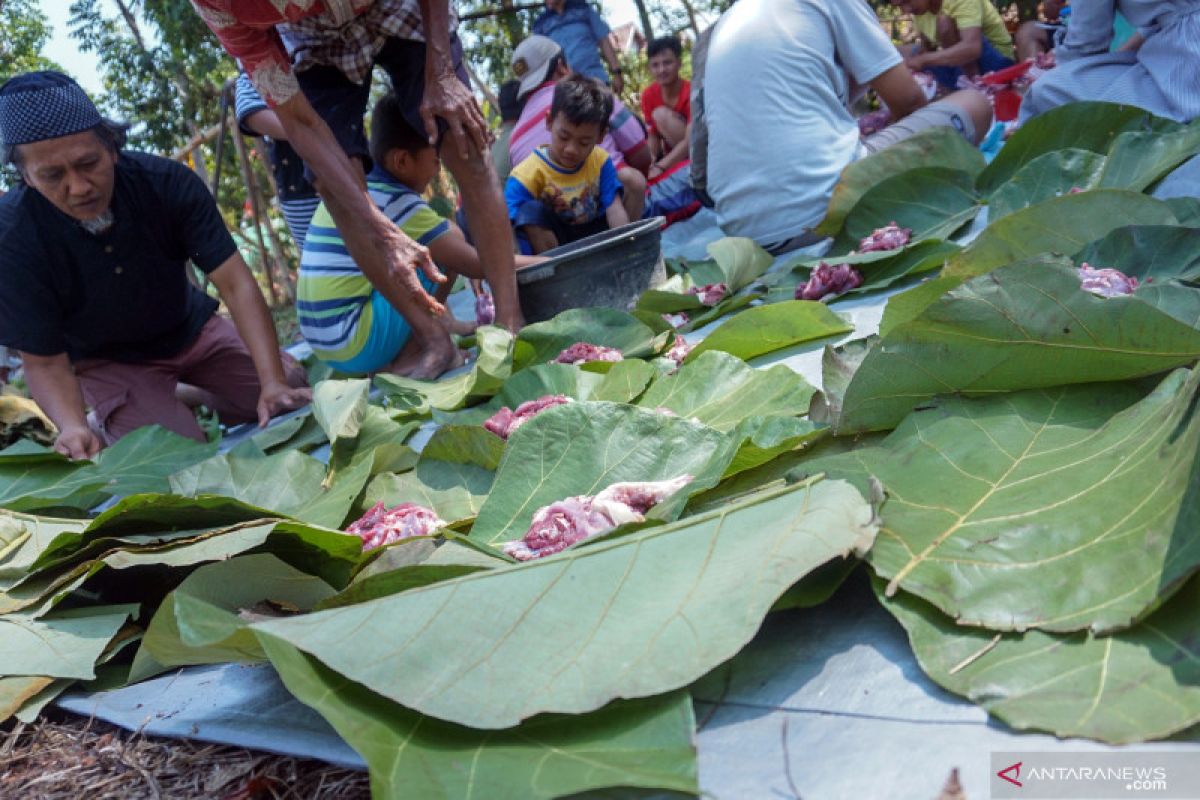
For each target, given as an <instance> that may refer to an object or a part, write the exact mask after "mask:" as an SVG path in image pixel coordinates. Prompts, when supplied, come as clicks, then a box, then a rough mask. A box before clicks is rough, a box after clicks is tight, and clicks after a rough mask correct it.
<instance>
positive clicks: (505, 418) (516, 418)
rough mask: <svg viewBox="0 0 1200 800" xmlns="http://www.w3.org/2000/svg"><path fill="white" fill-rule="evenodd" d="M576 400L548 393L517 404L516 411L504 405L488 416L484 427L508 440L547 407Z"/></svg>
mask: <svg viewBox="0 0 1200 800" xmlns="http://www.w3.org/2000/svg"><path fill="white" fill-rule="evenodd" d="M572 402H574V401H573V400H572V399H571V398H569V397H567V396H566V395H562V394H547V395H543V396H542V397H539V398H538V399H536V400H526V401H525V402H524V403H521V405H519V406H517V410H516V411H512V410H510V409H509V407H508V406H504V407H503V408H501V409H500V410H499V411H497V412H496V413H495V414H492V416H490V417H488V419H487V421H486V422H484V423H483V427H484V428H486V429H487V430H489V431H490V432H492V433H494V434H496V435H497V436H499V437H500V438H501V439H504V440H505V441H508V437H510V436H512V434H513V431H515V430H516V429H517V428H519V427H521V426H522V425H524V424H525V423H526V422H528V421H529V420H531V419H533V418H534V417H536V416H537V415H538V414H540V413H541V412H543V411H545V410H546V409H547V408H552V407H554V406H561V405H562V404H563V403H572Z"/></svg>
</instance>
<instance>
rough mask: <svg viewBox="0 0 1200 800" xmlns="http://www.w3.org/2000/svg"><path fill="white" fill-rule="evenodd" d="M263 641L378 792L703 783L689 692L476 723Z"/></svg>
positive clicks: (287, 680)
mask: <svg viewBox="0 0 1200 800" xmlns="http://www.w3.org/2000/svg"><path fill="white" fill-rule="evenodd" d="M263 644H264V647H265V649H266V651H267V654H268V655H269V656H270V658H271V662H272V663H273V664H274V665H275V668H276V670H278V671H279V676H280V677H281V678H282V679H283V682H284V685H286V686H287V688H288V690H289V691H291V692H292V694H294V695H295V696H296V697H297V698H299V700H300V701H301V702H302V703H305V704H307V705H309V706H312V707H313V708H314V709H316V710H317V711H318V712H320V713H321V715H322V716H324V717H325V719H326V720H328V721H329V723H330V724H331V725H332V726H333V727H334V729H335V730H337V732H338V733H339V734H340V735H341V736H342V738H344V739H345V740H346V741H347V742H348V743H349V744H350V745H351V746H352V747H353V748H354V749H355V750H357V751H358V752H359V754H360V755H362V757H363V758H364V759H365V760H366V762H367V765H368V767H369V768H370V771H371V796H372V797H375V798H377V800H401V799H402V798H422V800H424V799H425V798H429V800H440V799H441V798H446V800H533V799H534V798H552V797H561V796H564V795H569V794H573V793H575V792H580V791H585V790H587V789H596V788H602V787H607V786H622V787H650V788H655V789H664V790H675V791H680V792H687V793H689V794H693V793H698V792H699V787H698V785H697V775H696V761H695V758H696V751H695V747H694V745H693V744H692V736H693V732H694V729H695V718H694V716H693V712H692V703H691V698H690V697H689V696H688V695H687V693H686V692H676V693H673V694H668V695H663V696H662V697H655V698H649V699H646V700H636V701H625V702H616V703H612V704H611V705H608V706H606V707H605V708H603V709H600V710H599V711H595V712H593V713H591V714H586V715H582V716H579V715H572V716H551V715H546V716H541V717H538V718H536V719H532V720H530V721H529V722H527V723H525V724H524V725H522V726H520V727H519V728H514V729H513V730H510V731H476V730H472V729H470V728H464V727H461V726H459V725H452V724H450V723H447V722H442V721H440V720H436V719H431V718H429V717H425V716H422V715H420V714H417V713H414V712H412V711H410V710H408V709H406V708H404V707H403V706H400V705H397V704H396V703H393V702H391V701H390V700H388V699H387V698H386V697H381V696H380V695H379V694H377V693H375V692H372V691H370V690H369V689H366V688H364V687H363V686H361V685H360V684H358V683H355V682H354V681H351V680H347V679H346V678H344V677H342V676H341V675H339V674H337V673H336V672H334V671H333V670H331V669H329V668H328V667H325V666H323V665H322V664H321V663H320V662H319V661H318V660H317V659H315V658H312V657H310V656H307V655H305V654H304V653H302V652H300V651H299V650H297V649H295V648H294V647H290V646H288V645H287V644H285V643H283V642H282V641H279V640H277V639H273V638H265V639H264V642H263ZM513 690H514V691H518V692H519V691H521V688H519V687H514V689H513Z"/></svg>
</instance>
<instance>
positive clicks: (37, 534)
mask: <svg viewBox="0 0 1200 800" xmlns="http://www.w3.org/2000/svg"><path fill="white" fill-rule="evenodd" d="M86 527H87V522H86V521H85V520H73V519H56V518H54V517H38V516H34V515H32V514H20V513H17V512H15V511H5V510H0V590H3V589H7V588H9V587H10V586H12V585H13V584H14V583H16V582H17V581H19V580H20V579H21V578H23V577H25V574H26V572H27V571H28V570H29V568H30V567H31V566H32V565H33V563H34V562H35V561H36V560H37V559H38V557H39V556H41V554H42V553H43V552H44V551H45V550H46V549H47V548H49V547H50V543H51V542H53V541H54V540H55V539H56V538H58V536H59V535H60V534H64V533H65V534H68V535H69V536H81V535H82V533H83V530H84V528H86Z"/></svg>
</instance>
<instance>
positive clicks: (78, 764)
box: [0, 716, 370, 800]
mask: <svg viewBox="0 0 1200 800" xmlns="http://www.w3.org/2000/svg"><path fill="white" fill-rule="evenodd" d="M368 797H370V787H369V782H368V780H367V775H366V773H363V772H355V771H354V770H349V769H345V768H342V767H335V766H332V765H330V764H326V763H324V762H320V761H311V760H300V759H296V758H289V757H286V756H277V755H271V754H267V753H260V752H254V751H251V750H246V749H243V748H238V747H229V746H225V745H213V744H205V743H203V742H195V741H189V740H186V739H163V738H158V737H151V736H145V735H143V734H141V733H131V732H129V731H126V730H124V729H122V728H118V727H116V726H114V725H109V724H108V723H105V722H101V721H99V720H88V719H84V718H82V717H71V716H63V717H60V718H59V719H57V720H53V719H46V718H45V717H43V718H40V719H38V721H37V722H35V723H34V724H32V725H23V724H20V723H17V724H16V725H15V726H12V727H10V728H9V729H8V730H4V729H0V798H21V800H78V798H86V800H110V799H111V800H142V798H153V799H154V800H193V799H194V800H200V799H201V798H203V800H285V799H291V800H351V799H352V798H368Z"/></svg>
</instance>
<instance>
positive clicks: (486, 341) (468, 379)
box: [375, 325, 515, 414]
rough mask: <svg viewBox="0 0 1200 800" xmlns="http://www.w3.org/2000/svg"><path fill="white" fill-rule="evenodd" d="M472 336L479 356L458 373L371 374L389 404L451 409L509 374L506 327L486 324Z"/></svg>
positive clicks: (488, 392)
mask: <svg viewBox="0 0 1200 800" xmlns="http://www.w3.org/2000/svg"><path fill="white" fill-rule="evenodd" d="M475 338H476V340H477V341H478V343H479V356H478V357H477V358H476V359H475V363H473V364H472V365H471V368H470V369H469V370H468V371H467V372H465V373H463V374H461V375H457V376H455V377H453V378H443V379H442V380H440V381H418V380H414V379H412V378H402V377H400V376H399V375H389V374H381V375H376V376H375V384H376V385H377V386H378V387H379V388H380V389H381V390H382V391H383V393H384V394H385V395H387V396H388V399H389V401H391V402H392V404H393V406H395V407H396V408H397V409H402V410H405V411H407V412H410V413H414V414H424V413H428V412H429V410H430V409H433V408H436V409H440V410H442V411H453V410H454V409H457V408H462V407H463V406H465V405H470V404H471V403H474V402H478V401H480V400H485V399H487V398H488V397H491V396H492V395H493V394H495V393H496V391H497V390H498V389H499V388H500V386H501V384H503V383H504V381H505V380H506V379H507V378H508V376H509V375H511V374H512V369H513V367H512V356H513V343H514V341H515V340H514V339H513V337H512V334H510V333H509V332H508V331H506V330H504V329H503V328H496V327H492V326H490V325H489V326H485V327H483V328H480V329H479V330H478V331H476V332H475Z"/></svg>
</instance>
